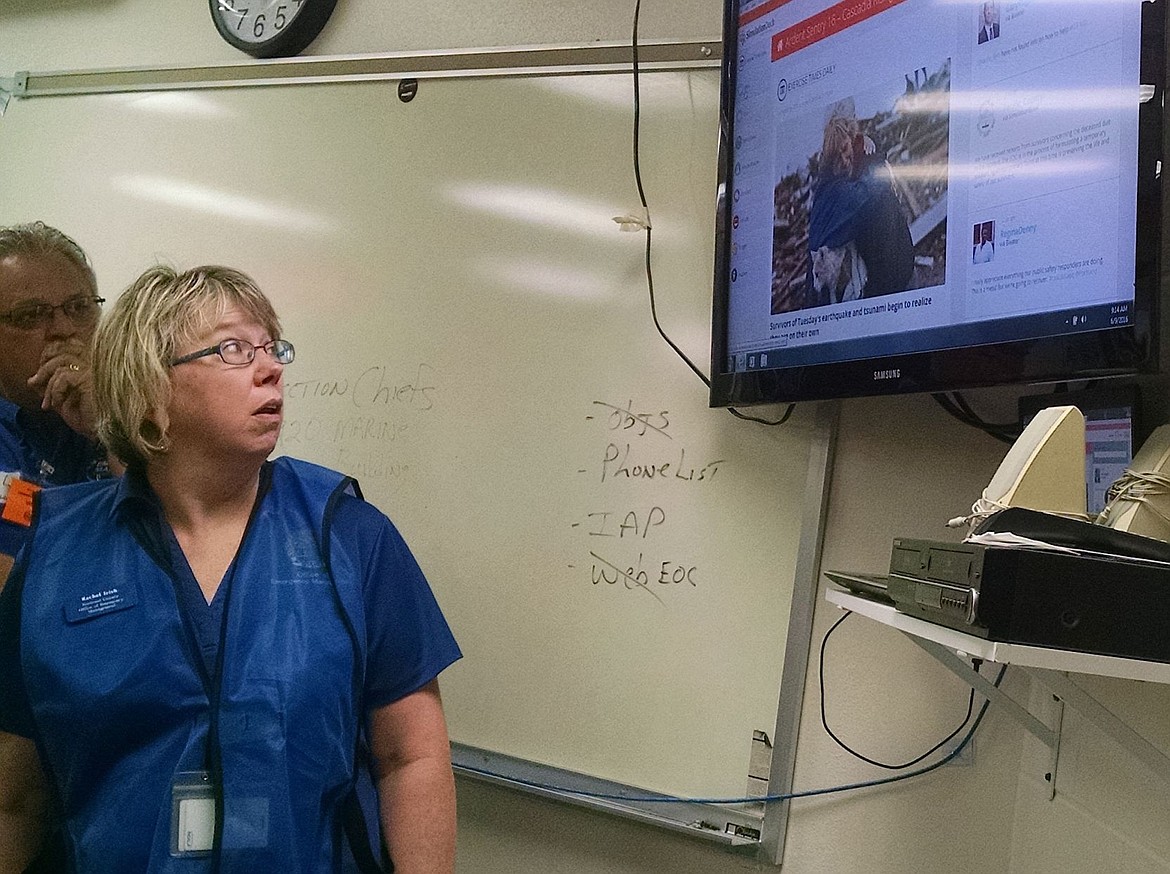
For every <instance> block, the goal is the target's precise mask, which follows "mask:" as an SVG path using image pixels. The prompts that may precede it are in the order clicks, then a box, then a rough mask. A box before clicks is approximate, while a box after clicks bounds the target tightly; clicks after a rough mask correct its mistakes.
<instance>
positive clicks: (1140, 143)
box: [710, 0, 1170, 406]
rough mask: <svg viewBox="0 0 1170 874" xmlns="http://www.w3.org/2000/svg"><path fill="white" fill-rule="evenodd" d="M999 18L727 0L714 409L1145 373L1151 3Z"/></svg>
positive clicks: (1157, 46)
mask: <svg viewBox="0 0 1170 874" xmlns="http://www.w3.org/2000/svg"><path fill="white" fill-rule="evenodd" d="M1000 5H1001V4H997V3H996V2H994V0H989V2H985V3H971V4H967V3H959V4H956V3H941V2H936V0H883V2H880V3H872V2H869V0H724V45H723V57H722V65H723V66H722V71H723V72H722V77H721V84H722V93H721V98H722V101H721V118H720V134H721V137H720V154H719V174H720V177H719V178H720V192H721V202H720V210H719V217H718V221H717V232H716V258H715V261H716V264H715V282H714V285H715V290H714V305H713V320H712V324H713V328H712V366H711V399H710V400H711V404H712V406H725V405H743V404H753V403H767V402H787V401H800V400H814V399H820V398H840V397H856V396H861V395H881V394H894V393H905V392H925V391H935V392H937V391H947V390H955V389H963V388H972V387H976V386H991V385H1004V384H1038V383H1051V382H1066V381H1072V380H1082V379H1098V378H1103V377H1115V376H1124V375H1133V374H1139V373H1153V372H1158V371H1159V370H1160V369H1161V368H1162V366H1163V363H1164V362H1163V361H1162V355H1161V352H1160V345H1164V343H1165V337H1164V336H1162V335H1163V330H1162V320H1163V315H1164V309H1165V307H1164V306H1163V300H1162V299H1163V294H1164V290H1163V282H1162V279H1161V273H1160V264H1161V263H1162V259H1163V257H1164V256H1163V250H1164V246H1165V240H1164V233H1163V229H1164V227H1170V225H1166V224H1165V223H1164V212H1165V208H1164V205H1163V202H1162V181H1161V175H1160V172H1159V171H1160V168H1161V163H1162V154H1163V149H1164V143H1163V140H1164V131H1163V124H1162V120H1163V108H1162V93H1163V89H1164V84H1165V78H1166V67H1167V52H1166V36H1165V17H1166V7H1167V0H1154V2H1149V3H1116V2H1113V0H1052V2H1049V3H1044V4H1039V5H1033V6H1029V7H1028V11H1027V13H1026V14H1024V13H1023V12H1022V9H1023V7H1020V8H1018V9H1017V8H1016V7H1015V6H1012V7H1011V8H1010V9H1008V8H1007V7H1004V10H1005V12H1004V15H1003V16H1002V17H1001V16H1000V15H999V6H1000ZM991 13H994V15H992V14H991ZM989 16H990V17H991V18H994V22H995V26H994V28H993V29H992V31H990V32H991V33H993V34H994V37H1002V38H993V37H991V36H988V37H986V38H985V39H983V40H982V41H980V40H979V36H980V33H981V29H985V25H986V24H987V19H988V17H989ZM1089 59H1092V60H1091V61H1090V60H1089ZM1074 95H1075V96H1074Z"/></svg>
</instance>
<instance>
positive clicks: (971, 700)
mask: <svg viewBox="0 0 1170 874" xmlns="http://www.w3.org/2000/svg"><path fill="white" fill-rule="evenodd" d="M852 615H853V613H852V612H851V611H846V612H845V615H844V616H842V617H841V618H840V619H838V620H837V621H836V622H834V623H833V626H832V627H831V628H830V629H829V630H828V631H827V632H825V636H824V638H823V639H822V640H821V654H820V690H821V725H822V726H824V729H825V732H826V733H827V734H828V735H829V737H831V738H832V739H833V741H834V742H835V743H836V744H837V746H839V747H841V749H843V750H845V752H847V753H849V755H851V756H854V757H856V758H858V759H861V761H863V762H867V763H869V764H871V765H875V766H876V767H878V768H885V769H886V770H889V771H901V770H904V769H905V768H912V767H913V766H914V765H917V764H918V763H919V762H921V761H923V760H924V759H926V758H927V757H928V756H930V755H932V754H933V753H936V752H938V751H939V750H940V749H942V748H943V747H944V746H946V745H947V744H948V743H950V742H951V741H952V740H954V738H955V737H957V736H958V734H959V732H961V731H962V730H963V729H964V728H965V727H966V725H967V723H968V722H970V721H971V714H972V712H973V711H974V710H975V689H974V688H972V689H971V694H970V695H969V696H968V697H967V715H966V716H964V717H963V721H962V722H960V723H959V726H958V728H956V729H955V730H954V731H952V732H951V733H950V734H948V735H947V736H946V737H944V738H943V739H942V740H940V741H939V742H938V743H936V744H935V745H934V746H932V747H931V748H930V749H928V750H927V751H926V752H924V753H923V754H922V755H920V756H917V757H916V758H913V759H911V760H910V761H908V762H903V763H902V764H900V765H890V764H887V763H885V762H879V761H877V760H876V759H871V758H870V757H869V756H866V755H863V754H862V753H859V752H857V750H855V749H853V748H852V747H850V746H849V745H848V744H846V743H845V742H844V741H843V740H841V738H839V737H838V736H837V735H836V733H834V731H833V729H831V728H829V721H828V717H827V716H826V713H825V648H826V646H827V645H828V643H829V637H830V636H832V634H833V632H834V631H836V630H837V626H839V625H840V624H841V623H842V622H844V621H845V620H846V619H848V618H849V617H850V616H852Z"/></svg>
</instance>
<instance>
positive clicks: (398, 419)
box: [280, 363, 441, 480]
mask: <svg viewBox="0 0 1170 874" xmlns="http://www.w3.org/2000/svg"><path fill="white" fill-rule="evenodd" d="M436 382H437V380H436V375H435V371H434V369H433V368H432V367H431V366H430V365H429V364H426V363H422V364H418V365H416V366H415V367H413V368H411V369H409V370H406V371H404V372H399V371H395V370H394V369H392V368H391V367H389V366H387V365H384V364H376V365H371V366H365V365H359V366H356V367H352V368H351V369H349V370H342V371H339V372H334V373H328V372H326V373H324V374H320V373H319V374H312V375H311V376H308V377H305V378H302V379H296V380H287V381H286V382H285V387H284V394H285V399H286V400H287V401H288V404H287V406H286V411H287V413H288V414H287V416H286V418H285V421H284V427H283V428H282V429H281V435H280V445H281V450H282V451H284V452H289V453H293V454H297V455H300V456H302V457H305V458H308V459H309V460H311V461H316V462H318V463H319V464H325V465H328V466H331V467H335V468H337V469H339V470H344V471H345V472H346V473H348V474H350V475H352V476H356V477H359V478H362V477H365V478H368V479H378V480H386V479H391V478H396V477H400V476H404V475H405V474H407V473H408V472H409V471H410V470H411V469H412V464H411V462H410V458H409V456H402V455H401V454H400V453H398V452H393V451H391V450H397V449H398V444H399V443H401V442H403V441H406V442H409V441H407V438H408V437H409V435H410V432H411V431H412V429H413V428H415V427H416V426H418V425H421V424H423V423H424V421H425V420H427V419H429V418H431V417H432V416H434V415H435V414H436V410H437V409H438V406H439V399H440V395H441V392H440V391H439V388H438V386H437V385H436Z"/></svg>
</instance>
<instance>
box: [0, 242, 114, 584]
mask: <svg viewBox="0 0 1170 874" xmlns="http://www.w3.org/2000/svg"><path fill="white" fill-rule="evenodd" d="M101 303H102V300H101V298H99V297H98V296H97V280H96V278H95V277H94V272H93V269H92V268H91V267H90V264H89V259H88V258H87V257H86V255H85V253H84V252H83V251H82V250H81V247H79V246H78V245H77V244H76V243H75V242H73V240H71V239H70V238H69V237H67V236H65V234H63V233H61V232H60V231H58V230H56V229H55V228H51V227H49V226H48V225H45V224H44V223H42V222H34V223H32V224H22V225H13V226H11V227H6V228H0V587H2V586H3V583H4V580H5V579H6V578H7V576H8V572H9V570H10V569H11V567H12V559H13V557H14V556H15V554H16V552H17V550H18V549H19V548H20V546H21V544H22V543H23V542H24V540H25V536H26V534H27V532H28V526H29V523H30V521H31V519H30V515H31V514H30V510H31V503H32V495H33V494H34V493H35V492H36V491H37V490H38V489H40V488H42V487H44V486H50V485H65V484H67V483H74V482H81V481H84V480H87V479H96V478H99V477H102V476H108V475H109V466H108V464H107V462H106V455H105V453H104V451H103V450H102V449H101V448H100V446H99V445H98V444H97V443H96V442H95V440H94V439H93V436H94V425H95V423H94V421H93V397H92V386H91V382H90V368H89V342H90V338H91V337H92V335H93V330H94V327H95V326H96V325H97V320H98V316H99V315H100V313H101Z"/></svg>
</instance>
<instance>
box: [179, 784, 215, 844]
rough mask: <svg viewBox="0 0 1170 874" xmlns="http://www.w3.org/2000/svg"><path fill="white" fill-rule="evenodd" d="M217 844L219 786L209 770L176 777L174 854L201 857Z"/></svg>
mask: <svg viewBox="0 0 1170 874" xmlns="http://www.w3.org/2000/svg"><path fill="white" fill-rule="evenodd" d="M214 845H215V787H214V786H212V783H211V775H210V774H208V773H207V772H206V771H185V772H183V773H180V774H176V775H175V782H174V783H173V784H172V785H171V855H172V856H183V857H188V858H190V857H199V856H208V855H210V854H211V849H212V847H213V846H214Z"/></svg>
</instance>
